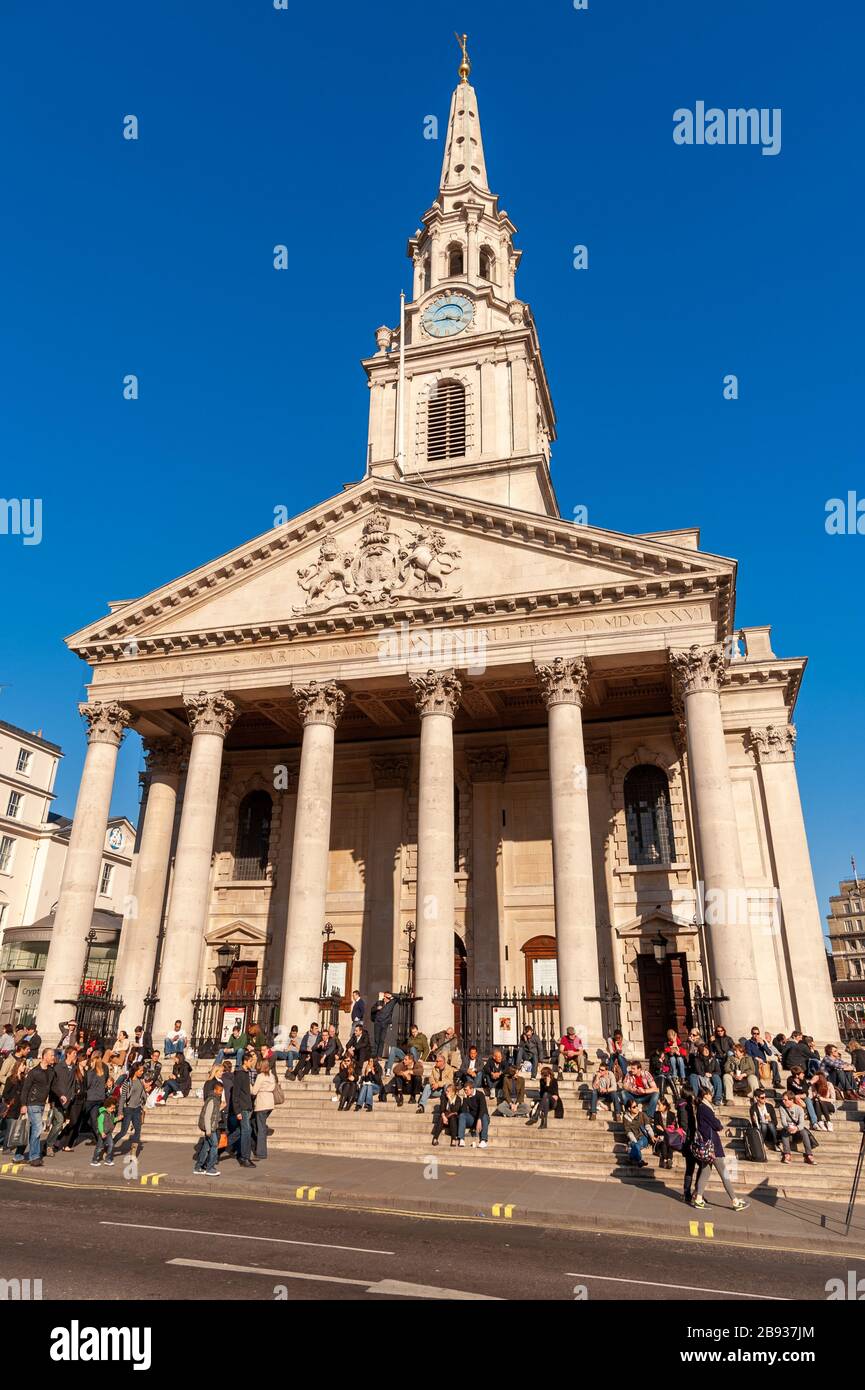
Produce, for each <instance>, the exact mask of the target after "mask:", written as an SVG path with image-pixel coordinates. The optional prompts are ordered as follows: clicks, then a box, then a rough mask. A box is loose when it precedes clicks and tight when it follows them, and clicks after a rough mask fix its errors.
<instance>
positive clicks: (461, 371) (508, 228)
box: [363, 34, 559, 516]
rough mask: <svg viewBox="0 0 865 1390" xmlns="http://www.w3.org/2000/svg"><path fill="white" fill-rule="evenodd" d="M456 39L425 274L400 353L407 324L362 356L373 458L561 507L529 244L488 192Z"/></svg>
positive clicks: (436, 484) (446, 488) (541, 506)
mask: <svg viewBox="0 0 865 1390" xmlns="http://www.w3.org/2000/svg"><path fill="white" fill-rule="evenodd" d="M457 40H458V42H459V44H460V49H461V53H462V60H461V62H460V65H459V70H458V71H459V82H458V84H457V87H456V89H455V91H454V94H453V96H452V98H451V105H450V114H449V117H448V127H447V135H446V138H445V147H444V156H443V159H442V170H441V179H440V181H439V190H438V194H437V196H436V199H435V201H434V203H433V204H432V207H430V208H429V210H428V211H427V212H425V213H424V214H423V217H422V218H421V223H422V225H421V226H420V227H419V228H418V229H417V230H416V232H415V233H414V235H413V236H412V237H410V238H409V242H408V249H407V254H408V256H409V258H410V260H411V262H412V267H413V272H414V274H413V284H412V295H411V299H410V301H408V302H407V303H406V305H405V316H404V317H405V341H404V344H403V351H402V353H401V352H400V329H399V327H397V328H394V329H391V328H388V327H384V326H383V327H381V328H379V329H378V331H377V332H376V343H377V345H378V351H377V353H376V354H375V355H374V356H373V357H368V358H366V359H365V360H364V363H363V366H364V369H365V371H366V373H367V379H368V384H369V388H370V412H369V437H368V447H367V460H368V462H367V467H368V471H369V472H370V473H371V474H375V475H378V476H382V477H389V478H401V479H402V480H403V481H404V482H406V483H409V484H417V485H418V486H420V487H430V488H434V489H436V491H441V492H451V493H457V494H458V495H460V496H463V497H475V498H478V499H480V500H485V501H489V502H494V503H498V504H500V505H502V506H512V507H515V508H517V509H518V510H520V511H531V512H539V513H541V514H543V515H547V516H558V514H559V512H558V504H557V502H556V497H555V492H554V490H553V486H552V482H551V479H550V446H551V443H552V441H553V440H554V439H555V437H556V433H555V429H556V426H555V418H556V417H555V411H554V409H553V403H552V400H551V398H550V392H549V387H548V384H547V378H546V372H545V371H544V364H543V358H542V357H541V349H540V344H539V341H538V334H537V329H536V327H535V322H534V319H533V317H532V312H531V309H530V308H529V306H528V304H526V303H525V302H524V301H523V300H521V299H519V298H518V297H517V293H516V275H517V270H518V267H519V263H520V259H521V257H522V252H521V251H518V250H516V249H515V247H514V236H515V234H516V227H515V226H514V224H513V223H512V222H511V220H510V218H509V217H508V215H507V213H506V212H505V211H504V210H503V209H501V208H500V207H499V200H498V197H497V195H496V194H495V193H492V192H491V191H490V188H489V183H488V181H487V169H486V159H485V156H484V146H483V138H482V135H481V126H480V116H479V112H478V100H477V94H476V92H475V89H474V87H473V86H472V85H471V83H470V82H469V76H470V74H471V64H470V62H469V59H468V54H467V51H466V35H465V34H463V35H462V36H459V35H457ZM401 363H402V366H401ZM400 418H401V424H402V428H400ZM401 444H402V449H401V448H400V445H401Z"/></svg>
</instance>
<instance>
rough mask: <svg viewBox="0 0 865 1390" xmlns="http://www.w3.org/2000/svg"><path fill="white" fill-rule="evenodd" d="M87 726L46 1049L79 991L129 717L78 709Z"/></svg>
mask: <svg viewBox="0 0 865 1390" xmlns="http://www.w3.org/2000/svg"><path fill="white" fill-rule="evenodd" d="M78 708H79V710H80V712H81V716H82V718H83V719H84V720H85V722H86V724H87V756H86V758H85V760H84V770H83V772H82V774H81V783H80V786H79V788H78V800H77V801H76V804H75V815H74V818H73V821H72V831H71V834H70V837H69V849H68V850H67V853H66V863H65V865H64V868H63V878H62V880H61V884H60V896H59V898H58V902H57V911H56V912H55V914H54V927H53V930H52V933H51V946H50V948H49V951H48V961H47V964H46V967H45V975H44V978H43V981H42V993H41V996H40V1000H39V1012H38V1016H37V1022H38V1024H39V1030H40V1032H41V1034H42V1037H43V1038H44V1040H45V1043H46V1045H48V1046H50V1045H51V1044H53V1043H54V1042H56V1041H57V1038H58V1036H59V1034H60V1024H61V1023H63V1022H65V1021H66V1020H67V1019H69V1018H71V1017H72V1016H73V1015H74V1012H75V1010H74V1004H73V1005H70V1001H74V1000H75V999H76V998H77V997H78V993H79V991H80V989H81V976H82V971H83V969H84V959H85V955H86V952H87V944H86V942H85V939H84V938H85V936H86V934H87V932H88V931H89V930H90V925H91V921H92V918H93V908H94V906H95V904H96V893H97V890H98V888H99V874H100V870H101V867H102V855H103V852H104V849H105V835H106V832H107V829H108V814H109V811H110V808H111V792H112V788H113V786H114V773H115V770H116V767H117V750H118V749H119V747H120V744H121V742H122V740H123V736H124V733H125V732H126V726H127V725H128V723H129V720H130V714H129V711H128V710H127V709H125V708H124V707H123V706H122V705H119V704H116V703H114V702H105V703H103V702H101V701H94V702H93V703H92V704H82V705H79V707H78Z"/></svg>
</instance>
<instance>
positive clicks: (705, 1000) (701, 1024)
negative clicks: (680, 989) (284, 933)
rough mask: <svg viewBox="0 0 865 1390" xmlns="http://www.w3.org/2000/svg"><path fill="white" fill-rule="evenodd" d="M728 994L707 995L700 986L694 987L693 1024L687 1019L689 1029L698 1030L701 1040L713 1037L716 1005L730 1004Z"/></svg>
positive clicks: (692, 998) (692, 996) (692, 997)
mask: <svg viewBox="0 0 865 1390" xmlns="http://www.w3.org/2000/svg"><path fill="white" fill-rule="evenodd" d="M729 997H730V996H729V995H727V994H720V993H719V994H716V995H712V994H706V993H704V991H703V990H702V989H701V988H700V986H699V985H695V986H694V992H693V994H692V995H691V1015H692V1018H693V1022H689V1021H688V1020H687V1019H686V1024H687V1026H688V1027H689V1028H697V1029H698V1030H699V1033H700V1037H701V1038H706V1039H707V1040H708V1039H709V1038H711V1037H712V1034H713V1033H714V1031H715V1005H716V1004H726V1003H728V1002H729Z"/></svg>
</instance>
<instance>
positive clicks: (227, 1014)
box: [220, 1009, 246, 1043]
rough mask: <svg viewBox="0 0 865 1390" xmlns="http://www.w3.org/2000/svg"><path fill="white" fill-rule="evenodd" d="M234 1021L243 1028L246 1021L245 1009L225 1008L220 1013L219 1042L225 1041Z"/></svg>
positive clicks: (228, 1036)
mask: <svg viewBox="0 0 865 1390" xmlns="http://www.w3.org/2000/svg"><path fill="white" fill-rule="evenodd" d="M235 1023H239V1024H240V1026H241V1028H243V1026H244V1024H245V1023H246V1009H225V1010H224V1011H223V1014H222V1036H221V1038H220V1042H223V1043H227V1042H228V1039H229V1038H230V1037H231V1030H232V1028H233V1027H234V1025H235Z"/></svg>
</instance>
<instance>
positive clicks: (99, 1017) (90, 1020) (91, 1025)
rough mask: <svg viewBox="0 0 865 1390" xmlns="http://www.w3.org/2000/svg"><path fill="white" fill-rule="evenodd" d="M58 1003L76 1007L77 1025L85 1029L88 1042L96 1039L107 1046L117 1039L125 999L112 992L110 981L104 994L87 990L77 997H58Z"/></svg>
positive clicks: (101, 1044)
mask: <svg viewBox="0 0 865 1390" xmlns="http://www.w3.org/2000/svg"><path fill="white" fill-rule="evenodd" d="M57 1003H58V1004H68V1005H69V1006H70V1008H72V1009H74V1011H75V1023H76V1026H77V1027H78V1028H81V1029H83V1031H84V1036H85V1038H86V1039H87V1041H88V1042H91V1041H92V1040H95V1041H96V1042H97V1043H98V1044H99V1046H100V1047H101V1048H106V1047H110V1046H112V1044H113V1043H114V1042H115V1041H116V1038H117V1032H118V1029H119V1027H120V1015H121V1014H122V1012H123V1000H122V999H119V998H115V997H114V996H113V995H112V994H111V993H110V982H109V989H108V990H106V992H105V993H104V994H93V993H92V992H91V991H90V990H87V991H86V992H84V993H82V994H79V995H78V996H77V998H75V999H58V1000H57ZM70 1017H71V1015H70Z"/></svg>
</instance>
